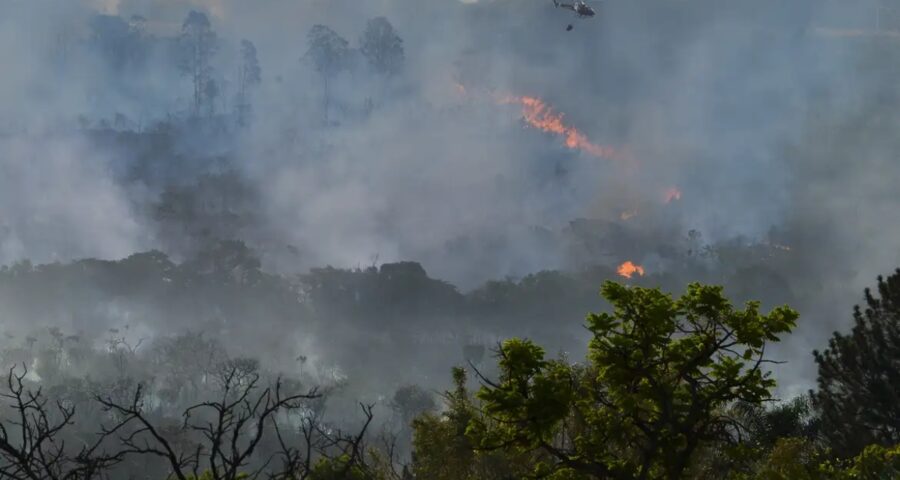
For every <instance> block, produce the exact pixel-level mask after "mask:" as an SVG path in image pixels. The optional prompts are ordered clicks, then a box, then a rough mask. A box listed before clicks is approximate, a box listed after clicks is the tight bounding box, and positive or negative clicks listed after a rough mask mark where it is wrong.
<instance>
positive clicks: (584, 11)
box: [553, 0, 597, 18]
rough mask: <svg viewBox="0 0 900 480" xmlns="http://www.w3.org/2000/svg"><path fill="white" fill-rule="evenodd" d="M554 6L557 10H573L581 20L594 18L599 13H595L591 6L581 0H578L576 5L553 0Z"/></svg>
mask: <svg viewBox="0 0 900 480" xmlns="http://www.w3.org/2000/svg"><path fill="white" fill-rule="evenodd" d="M553 5H554V6H555V7H556V8H565V9H567V10H571V11H573V12H575V14H576V15H578V17H580V18H584V17H593V16H594V15H596V14H597V12H595V11H594V9H593V8H591V6H590V5H588V4H587V3H585V2H583V1H581V0H578V1H576V2H575V3H560V2H559V0H553Z"/></svg>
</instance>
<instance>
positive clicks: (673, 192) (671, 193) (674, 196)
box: [664, 187, 681, 203]
mask: <svg viewBox="0 0 900 480" xmlns="http://www.w3.org/2000/svg"><path fill="white" fill-rule="evenodd" d="M664 196H665V199H666V203H672V202H673V201H675V200H681V190H679V189H677V188H675V187H672V188H670V189H668V190H666V192H665V194H664Z"/></svg>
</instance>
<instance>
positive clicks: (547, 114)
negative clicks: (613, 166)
mask: <svg viewBox="0 0 900 480" xmlns="http://www.w3.org/2000/svg"><path fill="white" fill-rule="evenodd" d="M500 103H502V104H519V105H521V106H522V117H523V118H524V119H525V121H526V122H527V123H528V125H530V126H531V127H533V128H536V129H538V130H541V131H544V132H549V133H554V134H556V135H560V136H562V137H564V139H565V140H564V142H565V145H566V147H567V148H570V149H572V150H581V151H583V152H585V153H587V154H589V155H593V156H595V157H600V158H613V157H614V156H615V155H616V150H615V149H614V148H612V147H605V146H602V145H597V144H595V143H591V141H590V140H588V138H587V137H586V136H585V135H584V134H583V133H581V132H580V131H578V129H577V128H575V127H573V126H571V125H566V123H565V122H563V114H561V113H556V112H554V111H553V108H551V107H550V106H549V105H547V103H545V102H544V101H543V100H541V99H540V98H536V97H527V96H522V97H516V96H508V97H505V98H503V99H501V100H500Z"/></svg>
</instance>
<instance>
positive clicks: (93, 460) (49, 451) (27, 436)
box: [0, 368, 123, 480]
mask: <svg viewBox="0 0 900 480" xmlns="http://www.w3.org/2000/svg"><path fill="white" fill-rule="evenodd" d="M27 373H28V372H27V370H25V369H24V368H23V371H22V373H17V372H16V369H15V368H12V369H10V370H9V372H8V373H7V377H6V389H5V391H3V392H2V393H0V399H2V400H3V401H4V403H8V404H9V408H10V409H11V410H12V415H11V417H12V419H11V420H7V419H3V421H2V422H0V478H11V479H12V478H15V479H23V480H45V479H47V480H90V479H93V478H104V473H105V472H106V470H107V469H109V468H110V467H112V466H114V465H116V464H118V463H119V462H120V461H121V460H122V458H123V453H122V452H112V453H109V452H108V450H107V449H106V447H107V446H108V445H107V442H106V439H107V438H108V436H109V435H107V434H103V435H99V436H93V438H85V439H79V440H80V441H79V442H73V443H75V444H78V443H81V444H82V447H81V448H79V449H76V450H73V449H72V448H71V447H67V445H66V436H68V435H70V430H72V429H73V425H74V424H75V422H74V420H73V419H74V417H75V406H74V405H71V404H67V402H63V401H60V400H58V401H57V402H56V404H55V406H54V407H55V408H54V407H50V406H49V405H48V403H49V399H48V398H47V397H46V396H45V395H44V394H43V393H42V392H41V390H40V389H38V390H36V391H34V390H30V389H28V388H27V387H26V384H25V377H26V374H27Z"/></svg>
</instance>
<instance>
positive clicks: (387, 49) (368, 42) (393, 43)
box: [359, 17, 403, 76]
mask: <svg viewBox="0 0 900 480" xmlns="http://www.w3.org/2000/svg"><path fill="white" fill-rule="evenodd" d="M359 49H360V51H361V52H362V54H363V56H364V57H365V58H366V60H368V62H369V65H370V66H371V67H372V69H373V70H375V71H376V72H378V73H380V74H382V75H387V76H391V75H394V74H396V73H398V72H399V71H400V69H401V68H402V67H403V39H401V38H400V36H399V35H397V32H396V31H394V26H393V25H391V22H389V21H388V19H386V18H384V17H377V18H373V19H371V20H369V21H368V22H367V23H366V30H365V31H364V32H363V34H362V36H361V37H360V39H359Z"/></svg>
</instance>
